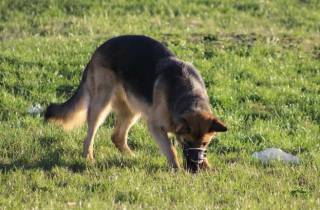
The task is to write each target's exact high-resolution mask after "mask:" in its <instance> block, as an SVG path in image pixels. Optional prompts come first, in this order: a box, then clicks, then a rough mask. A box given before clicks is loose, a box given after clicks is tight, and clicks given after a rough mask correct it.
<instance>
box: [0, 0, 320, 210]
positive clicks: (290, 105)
mask: <svg viewBox="0 0 320 210" xmlns="http://www.w3.org/2000/svg"><path fill="white" fill-rule="evenodd" d="M168 2H169V1H163V0H158V1H142V0H133V1H124V0H119V1H102V0H100V1H98V0H93V1H89V0H88V1H85V0H69V1H63V0H56V1H55V0H34V1H24V0H14V1H12V0H2V1H1V2H0V186H1V187H0V209H67V208H85V209H102V208H103V209H319V208H320V189H319V186H320V2H319V1H318V0H300V1H298V0H279V1H271V0H270V1H268V0H265V1H263V0H262V1H254V0H250V1H249V0H247V1H237V0H226V1H225V0H217V1H210V0H206V1H186V0H185V1H182V0H177V1H170V2H171V3H168ZM121 34H145V35H149V36H152V37H154V38H156V39H158V40H160V41H161V42H163V43H165V44H166V45H167V46H168V47H169V48H170V49H171V50H172V51H174V52H175V53H176V54H177V56H178V57H179V58H181V59H183V60H186V61H189V62H192V63H193V64H194V65H195V66H196V67H197V68H198V69H199V71H200V72H201V74H202V75H203V77H204V80H205V83H206V85H207V89H208V93H209V95H210V101H211V105H212V107H213V110H214V113H215V114H216V115H217V116H219V117H220V118H221V119H222V120H223V121H224V122H225V123H226V124H227V125H228V127H229V131H228V132H227V133H225V134H221V135H219V136H218V137H217V138H216V139H215V140H214V141H213V143H212V144H211V145H210V147H209V152H208V157H209V160H210V161H211V163H212V165H213V169H212V170H210V171H208V172H201V173H199V174H196V175H193V174H189V173H186V172H184V171H179V172H172V171H171V170H170V169H169V168H168V166H167V165H166V160H165V157H164V156H162V155H160V154H159V152H158V149H157V147H156V145H155V143H154V141H153V140H152V139H151V137H150V135H149V134H148V132H147V130H146V128H145V124H144V123H143V122H139V123H138V124H136V125H135V126H134V127H133V129H132V130H131V132H130V136H129V144H130V146H131V147H132V148H133V149H134V151H135V154H136V157H134V158H130V157H125V156H121V154H119V153H118V152H117V151H116V149H115V147H114V146H113V144H112V143H111V140H110V133H111V130H112V127H113V122H114V120H113V117H109V118H108V119H107V121H106V122H105V124H104V125H103V126H102V127H101V128H100V130H99V131H98V134H97V137H96V144H95V155H96V161H95V163H86V161H85V160H83V159H82V158H81V152H82V140H83V138H84V136H85V133H86V126H83V127H82V128H79V129H76V130H74V131H71V132H69V133H65V132H63V131H62V130H61V129H59V128H57V127H55V126H52V125H48V124H45V123H44V122H43V118H42V116H41V114H35V115H31V114H29V113H28V109H29V108H30V107H31V106H35V105H37V104H40V105H41V106H42V107H45V106H46V105H47V104H49V103H50V102H62V101H64V100H66V99H67V98H68V97H70V96H71V95H72V92H73V91H74V90H75V88H76V87H77V85H78V83H79V81H80V77H81V73H82V69H83V67H84V66H85V64H86V63H87V62H88V61H89V59H90V55H91V53H92V52H93V51H94V49H95V48H96V47H97V46H99V45H100V44H102V43H103V42H104V41H105V40H107V39H109V38H111V37H113V36H116V35H121ZM268 147H278V148H282V149H283V150H284V151H287V152H290V153H293V154H295V155H297V156H299V157H300V158H301V164H299V165H295V166H293V165H286V164H284V163H281V162H273V163H270V164H265V165H263V164H261V163H259V162H258V161H256V160H253V159H252V157H251V154H252V153H253V152H255V151H259V150H262V149H265V148H268ZM179 153H180V158H181V151H179Z"/></svg>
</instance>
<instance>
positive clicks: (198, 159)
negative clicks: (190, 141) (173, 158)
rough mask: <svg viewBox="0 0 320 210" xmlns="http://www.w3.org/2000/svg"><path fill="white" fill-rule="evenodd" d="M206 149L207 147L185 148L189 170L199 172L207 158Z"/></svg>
mask: <svg viewBox="0 0 320 210" xmlns="http://www.w3.org/2000/svg"><path fill="white" fill-rule="evenodd" d="M206 151H207V150H206V149H205V148H186V147H185V148H183V154H184V157H185V161H186V168H187V170H190V171H191V172H192V173H196V172H198V171H199V169H200V166H201V164H203V161H204V160H205V158H206Z"/></svg>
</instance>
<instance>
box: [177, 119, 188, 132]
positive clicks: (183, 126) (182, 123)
mask: <svg viewBox="0 0 320 210" xmlns="http://www.w3.org/2000/svg"><path fill="white" fill-rule="evenodd" d="M175 132H176V134H178V135H182V134H187V133H190V132H191V129H190V127H189V125H188V122H187V120H186V119H185V118H180V119H179V120H178V123H177V126H176V129H175Z"/></svg>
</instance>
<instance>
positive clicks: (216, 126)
mask: <svg viewBox="0 0 320 210" xmlns="http://www.w3.org/2000/svg"><path fill="white" fill-rule="evenodd" d="M209 130H210V131H211V132H226V131H227V130H228V128H227V127H226V126H225V125H224V124H223V123H222V122H221V121H220V120H218V119H216V118H213V119H212V122H211V126H210V129H209Z"/></svg>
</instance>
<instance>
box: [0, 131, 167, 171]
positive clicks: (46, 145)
mask: <svg viewBox="0 0 320 210" xmlns="http://www.w3.org/2000/svg"><path fill="white" fill-rule="evenodd" d="M38 141H39V145H40V147H41V150H42V154H43V155H42V156H41V157H39V158H35V160H32V159H28V158H26V157H21V158H18V159H16V160H11V161H10V160H4V159H0V173H7V172H10V171H15V170H19V169H22V170H35V169H40V170H43V171H48V172H50V171H51V170H52V169H53V168H55V167H61V168H65V169H67V170H69V171H71V172H73V173H82V172H84V171H85V170H87V169H92V168H96V169H98V170H101V171H103V170H108V169H112V168H127V169H130V170H136V169H143V170H146V172H147V173H154V172H156V171H159V170H163V169H164V168H165V166H161V165H159V164H152V163H148V164H147V167H146V165H145V164H143V165H141V160H139V159H138V158H136V157H133V158H131V157H126V156H122V155H115V156H112V157H107V158H106V159H103V160H101V159H99V160H98V161H94V162H93V163H92V162H88V161H86V160H85V159H84V158H82V157H81V154H80V153H79V154H78V157H77V158H67V159H65V158H63V154H65V153H68V152H69V153H76V154H77V153H78V152H76V151H70V150H66V149H64V148H63V146H61V145H60V144H59V139H57V138H54V137H40V138H39V139H38Z"/></svg>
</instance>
